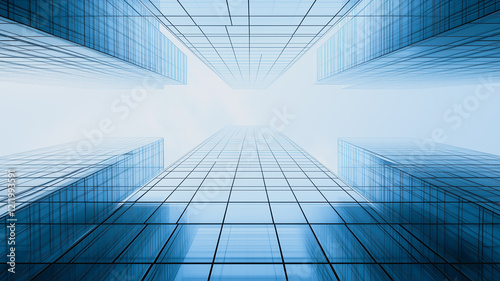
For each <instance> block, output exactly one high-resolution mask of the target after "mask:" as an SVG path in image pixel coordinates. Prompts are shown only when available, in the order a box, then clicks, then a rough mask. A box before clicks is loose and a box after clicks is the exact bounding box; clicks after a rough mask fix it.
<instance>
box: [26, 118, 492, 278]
mask: <svg viewBox="0 0 500 281" xmlns="http://www.w3.org/2000/svg"><path fill="white" fill-rule="evenodd" d="M386 211H387V210H385V209H383V208H381V207H380V204H379V203H377V202H371V201H369V200H368V199H367V198H366V197H364V196H363V195H362V194H360V193H358V192H357V191H356V190H355V189H353V188H351V187H350V186H348V185H347V184H346V183H344V182H343V181H342V180H341V179H339V178H338V177H337V176H335V175H334V174H333V173H332V172H330V171H329V170H328V169H327V168H325V167H324V166H323V165H321V163H319V162H318V161H317V160H315V159H314V158H312V157H311V156H310V155H309V154H307V153H306V152H305V151H303V150H302V149H301V148H299V147H298V146H297V145H296V144H295V143H294V142H292V141H291V140H290V139H288V138H287V137H285V136H284V135H282V134H281V133H278V132H276V131H273V130H271V129H267V128H264V127H229V128H226V129H224V130H221V131H220V132H218V133H216V134H215V135H213V136H212V137H210V138H209V139H207V140H206V141H205V142H203V143H202V144H200V145H199V146H198V147H196V148H195V149H194V150H192V151H191V152H189V153H188V154H186V155H185V156H184V157H182V158H181V159H180V160H178V161H177V162H175V163H174V164H172V165H171V166H170V167H168V168H167V169H166V170H164V171H163V172H161V173H160V174H159V175H158V176H157V177H156V178H154V179H153V180H151V181H150V182H149V183H148V184H146V185H144V186H143V187H142V188H141V189H139V190H137V191H136V192H135V193H134V194H132V195H131V196H130V197H128V198H126V199H125V200H123V201H122V203H121V204H120V207H119V208H117V209H116V210H114V211H113V212H111V213H108V214H107V215H106V217H105V218H103V219H102V220H101V221H100V222H95V221H93V222H82V225H85V226H88V227H89V229H90V230H89V231H87V232H86V233H85V234H84V235H82V236H81V237H80V239H78V241H77V242H76V243H74V244H73V245H71V247H68V248H66V249H64V250H63V251H59V252H57V256H56V257H54V258H53V259H52V260H50V261H48V262H42V263H41V264H43V268H44V269H43V270H42V271H41V272H40V273H39V274H38V275H36V277H35V280H116V279H120V280H439V281H441V280H468V279H469V278H470V279H474V280H480V279H478V278H471V277H468V276H471V275H470V274H469V273H468V272H463V270H464V268H461V267H460V266H457V264H456V263H453V262H450V261H449V260H446V259H447V258H448V256H442V255H441V253H440V252H439V251H436V250H435V249H434V248H433V245H432V244H428V243H426V242H427V241H425V240H421V239H419V238H418V236H417V235H414V234H413V233H412V232H411V231H412V229H411V228H408V227H407V226H406V225H405V223H404V222H402V221H394V220H388V219H387V216H386V215H385V212H386ZM448 254H449V255H453V254H454V253H448ZM41 264H36V266H41ZM490 266H493V265H491V264H490ZM477 268H479V265H476V269H477ZM492 274H493V273H492ZM492 276H495V275H489V276H486V275H483V278H485V279H489V280H494V278H492ZM19 277H20V276H19ZM408 278H410V279H408Z"/></svg>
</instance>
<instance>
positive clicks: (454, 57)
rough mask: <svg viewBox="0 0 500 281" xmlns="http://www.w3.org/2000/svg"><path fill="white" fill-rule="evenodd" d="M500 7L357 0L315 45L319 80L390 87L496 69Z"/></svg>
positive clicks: (462, 77)
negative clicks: (354, 5)
mask: <svg viewBox="0 0 500 281" xmlns="http://www.w3.org/2000/svg"><path fill="white" fill-rule="evenodd" d="M499 10H500V1H498V0H493V1H466V0H458V1H451V0H448V1H428V0H411V1H400V0H362V1H359V2H358V4H357V5H356V7H355V8H354V9H352V10H351V11H350V12H349V13H347V14H346V15H344V17H343V18H342V20H340V21H339V23H338V24H337V25H336V26H335V27H334V29H333V31H332V32H334V35H333V36H332V37H331V38H330V39H329V40H328V41H327V42H326V43H324V44H323V45H322V46H321V47H320V48H319V49H318V72H317V73H318V77H317V78H318V82H319V83H324V84H344V85H348V84H353V85H359V84H370V85H373V84H383V85H387V84H393V83H394V84H397V83H398V82H400V83H408V81H415V82H421V81H426V82H430V81H432V82H436V81H440V80H443V79H446V80H456V81H472V80H474V79H477V77H478V76H480V75H484V74H488V73H491V74H497V73H498V72H499V71H500V68H499V62H500V58H499V54H500V53H499V51H498V50H499V48H498V44H499V39H498V38H499V36H498V35H499V34H500V28H499V27H500V25H499V22H498V16H499V14H500V13H499ZM402 81H404V82H402Z"/></svg>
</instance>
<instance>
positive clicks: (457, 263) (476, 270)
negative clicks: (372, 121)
mask: <svg viewBox="0 0 500 281" xmlns="http://www.w3.org/2000/svg"><path fill="white" fill-rule="evenodd" d="M499 168H500V156H496V155H491V154H487V153H482V152H478V151H473V150H468V149H463V148H459V147H454V146H450V145H444V144H438V143H433V142H429V141H422V140H414V139H356V138H352V139H342V140H340V141H339V175H340V177H341V178H342V179H344V180H345V181H346V182H347V183H348V184H349V185H351V186H352V187H353V188H355V189H356V190H357V191H359V192H360V193H361V194H362V195H363V196H365V197H366V198H367V199H369V200H370V201H371V202H374V203H373V204H374V206H376V207H377V208H378V209H380V211H381V212H380V214H381V216H382V217H383V219H384V220H386V221H389V222H392V223H394V224H398V225H400V227H401V228H402V229H405V231H407V236H412V237H414V238H413V239H418V240H419V241H421V242H423V243H425V244H426V245H428V246H429V248H430V249H431V251H432V256H433V257H434V258H436V259H437V258H438V257H439V259H440V260H442V261H443V262H445V263H447V264H449V265H450V266H451V267H453V268H456V269H458V270H460V271H461V272H462V273H463V275H465V276H466V278H467V279H465V277H464V279H463V280H469V279H470V280H498V278H499V276H500V238H499V237H500V209H499V206H500V172H499V170H500V169H499ZM410 233H411V235H410ZM429 254H430V253H427V255H429ZM450 280H453V279H452V278H450ZM458 280H462V279H458Z"/></svg>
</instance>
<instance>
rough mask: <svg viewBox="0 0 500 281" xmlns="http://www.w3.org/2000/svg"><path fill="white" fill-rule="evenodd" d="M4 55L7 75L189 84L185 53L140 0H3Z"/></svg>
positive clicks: (0, 49) (0, 63)
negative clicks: (41, 73)
mask: <svg viewBox="0 0 500 281" xmlns="http://www.w3.org/2000/svg"><path fill="white" fill-rule="evenodd" d="M0 55H1V56H2V60H0V71H2V72H6V73H7V74H9V75H13V74H29V73H32V72H36V73H39V72H40V70H44V71H45V72H47V73H51V74H54V75H53V76H56V75H55V74H57V75H61V74H65V75H80V76H85V77H89V76H92V77H95V78H99V77H101V76H105V77H108V78H109V77H110V76H112V77H114V78H121V79H122V80H127V79H128V80H129V79H132V78H136V79H139V81H140V79H143V78H144V77H148V76H151V77H155V78H157V79H158V80H159V81H161V82H163V83H167V84H185V83H186V56H185V55H184V53H182V52H181V51H180V50H179V49H178V48H177V47H176V46H175V45H174V44H173V43H172V42H171V41H170V40H169V39H167V37H166V36H165V35H164V34H163V33H162V31H161V29H160V23H159V21H158V20H157V19H155V18H154V17H153V16H152V15H151V13H150V11H148V10H147V9H146V8H145V7H144V5H143V4H142V3H141V2H140V1H139V0H120V1H117V0H102V1H80V0H71V1H57V0H1V1H0ZM7 58H9V59H7ZM47 73H46V74H47ZM125 77H126V78H125Z"/></svg>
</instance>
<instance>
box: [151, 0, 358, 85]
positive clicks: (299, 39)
mask: <svg viewBox="0 0 500 281" xmlns="http://www.w3.org/2000/svg"><path fill="white" fill-rule="evenodd" d="M141 2H142V3H144V5H146V6H147V7H148V8H149V9H150V10H151V11H152V13H153V14H154V15H157V18H158V20H160V21H161V22H162V23H163V24H164V26H165V27H167V28H168V29H169V30H170V31H171V32H172V34H174V35H175V36H177V37H178V38H179V40H181V41H182V42H183V43H184V44H185V45H186V46H187V47H188V48H190V49H191V50H192V51H193V53H194V54H196V55H197V56H198V57H199V58H200V59H201V60H202V61H203V62H205V63H206V64H207V66H208V67H210V68H211V69H212V70H213V71H214V72H215V73H217V74H218V75H219V76H220V77H221V78H222V79H223V80H224V81H225V82H226V83H227V84H228V85H229V86H231V87H233V88H237V89H239V88H244V89H248V88H257V89H259V88H266V87H268V86H269V85H271V84H272V83H273V82H274V81H275V80H276V79H278V78H279V77H280V76H281V75H282V74H283V73H284V72H285V71H287V70H288V69H289V68H290V67H291V66H292V65H293V64H294V63H295V62H296V61H297V60H298V59H299V58H300V57H301V56H302V55H303V54H304V53H305V52H307V50H309V48H310V47H312V46H313V45H314V43H316V42H317V41H318V40H319V39H320V38H321V37H322V36H323V35H325V34H326V33H327V32H328V30H329V29H330V28H331V27H332V26H333V25H335V23H337V22H338V20H339V19H340V15H343V14H346V13H347V12H348V11H349V10H350V9H351V8H352V7H353V5H354V4H355V2H356V1H348V0H336V1H331V0H315V1H299V0H288V1H276V0H272V1H243V0H226V1H224V0H222V1H220V0H217V1H174V0H151V1H141Z"/></svg>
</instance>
